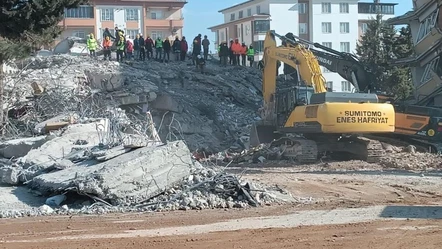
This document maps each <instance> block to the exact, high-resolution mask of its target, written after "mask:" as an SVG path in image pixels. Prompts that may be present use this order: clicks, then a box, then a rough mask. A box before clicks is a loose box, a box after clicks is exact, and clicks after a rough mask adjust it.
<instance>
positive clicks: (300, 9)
mask: <svg viewBox="0 0 442 249" xmlns="http://www.w3.org/2000/svg"><path fill="white" fill-rule="evenodd" d="M298 6H299V7H298V13H299V14H306V13H307V4H306V3H299V4H298Z"/></svg>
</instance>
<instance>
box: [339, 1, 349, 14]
mask: <svg viewBox="0 0 442 249" xmlns="http://www.w3.org/2000/svg"><path fill="white" fill-rule="evenodd" d="M339 13H349V7H348V3H340V4H339Z"/></svg>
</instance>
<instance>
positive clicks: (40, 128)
mask: <svg viewBox="0 0 442 249" xmlns="http://www.w3.org/2000/svg"><path fill="white" fill-rule="evenodd" d="M74 120H75V117H74V115H60V116H56V117H53V118H51V119H48V120H45V121H44V122H41V123H39V124H37V125H36V126H35V127H34V132H35V133H37V134H44V133H46V129H45V127H46V124H50V123H58V122H70V123H73V121H74Z"/></svg>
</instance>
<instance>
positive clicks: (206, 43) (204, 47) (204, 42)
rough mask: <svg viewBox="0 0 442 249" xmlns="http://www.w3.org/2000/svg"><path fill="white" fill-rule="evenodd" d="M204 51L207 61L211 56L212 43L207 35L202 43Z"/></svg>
mask: <svg viewBox="0 0 442 249" xmlns="http://www.w3.org/2000/svg"><path fill="white" fill-rule="evenodd" d="M202 45H203V51H204V60H207V56H208V55H209V45H210V41H209V39H207V35H205V36H204V40H203V41H202Z"/></svg>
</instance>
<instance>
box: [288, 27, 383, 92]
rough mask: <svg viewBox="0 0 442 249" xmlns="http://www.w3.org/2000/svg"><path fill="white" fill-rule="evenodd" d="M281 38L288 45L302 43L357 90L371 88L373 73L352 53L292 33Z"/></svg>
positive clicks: (320, 61) (329, 68) (320, 63)
mask: <svg viewBox="0 0 442 249" xmlns="http://www.w3.org/2000/svg"><path fill="white" fill-rule="evenodd" d="M287 36H289V37H287ZM281 39H283V40H284V41H285V43H286V44H287V45H288V46H298V45H299V44H302V45H304V46H306V47H308V48H309V50H310V51H311V52H312V54H313V55H314V56H316V59H317V60H318V62H319V65H321V66H323V67H325V68H327V69H328V70H330V71H331V72H334V73H338V74H339V75H340V76H341V77H342V78H344V79H346V80H347V81H349V82H350V83H351V84H352V85H353V86H354V87H355V89H356V91H357V92H370V91H371V90H372V89H373V82H374V80H375V78H374V75H373V74H372V73H371V72H370V69H369V67H367V66H365V65H364V64H363V63H362V62H360V61H359V60H358V59H357V58H356V57H355V56H354V55H352V54H350V53H345V52H339V51H336V50H334V49H331V48H329V47H326V46H324V45H321V44H319V43H314V42H310V41H307V40H304V39H302V38H300V37H298V36H295V35H293V34H290V35H286V36H284V37H283V38H281Z"/></svg>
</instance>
